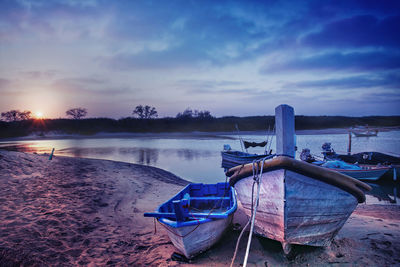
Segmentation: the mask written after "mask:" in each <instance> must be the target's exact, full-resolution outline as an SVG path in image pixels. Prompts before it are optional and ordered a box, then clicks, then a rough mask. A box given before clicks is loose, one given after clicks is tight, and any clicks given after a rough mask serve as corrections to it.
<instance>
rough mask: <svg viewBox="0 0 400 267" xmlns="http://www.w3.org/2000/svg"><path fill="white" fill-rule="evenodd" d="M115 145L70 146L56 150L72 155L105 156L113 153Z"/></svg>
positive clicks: (59, 152)
mask: <svg viewBox="0 0 400 267" xmlns="http://www.w3.org/2000/svg"><path fill="white" fill-rule="evenodd" d="M115 151H116V148H115V147H90V148H89V147H83V148H80V147H70V148H64V149H59V150H57V152H56V153H57V154H64V155H72V156H74V157H90V156H105V155H111V154H113V153H115Z"/></svg>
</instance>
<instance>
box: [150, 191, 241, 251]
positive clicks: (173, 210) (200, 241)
mask: <svg viewBox="0 0 400 267" xmlns="http://www.w3.org/2000/svg"><path fill="white" fill-rule="evenodd" d="M236 209H237V202H236V195H235V192H234V189H233V188H232V187H230V186H229V184H228V183H217V184H199V183H197V184H189V185H187V186H186V187H185V188H184V189H182V190H181V191H180V192H179V193H178V194H176V195H175V196H174V197H172V198H171V199H170V200H168V201H166V202H165V203H163V204H162V205H161V206H159V207H158V209H157V210H156V212H149V213H145V214H144V216H145V217H155V218H157V220H158V221H159V222H160V223H161V224H162V225H163V226H164V227H165V229H166V230H167V233H168V236H169V238H170V239H171V241H172V243H173V244H174V246H175V247H176V248H177V249H178V250H179V252H181V253H182V254H183V255H185V257H186V258H188V259H190V258H193V257H194V256H196V255H197V254H199V253H201V252H203V251H205V250H207V249H209V248H210V247H211V246H212V245H214V244H215V243H216V242H217V241H218V240H219V239H220V238H221V236H222V235H223V233H224V232H225V231H226V229H227V228H228V226H229V225H230V224H231V222H232V219H233V213H234V212H235V211H236Z"/></svg>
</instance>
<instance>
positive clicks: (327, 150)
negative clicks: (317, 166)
mask: <svg viewBox="0 0 400 267" xmlns="http://www.w3.org/2000/svg"><path fill="white" fill-rule="evenodd" d="M322 155H324V159H325V160H326V159H336V158H337V154H336V152H335V150H333V148H332V147H331V143H324V144H323V145H322Z"/></svg>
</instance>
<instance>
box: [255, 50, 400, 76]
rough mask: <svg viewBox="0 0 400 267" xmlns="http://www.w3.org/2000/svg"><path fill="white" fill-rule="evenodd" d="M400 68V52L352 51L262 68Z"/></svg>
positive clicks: (271, 70) (277, 70)
mask: <svg viewBox="0 0 400 267" xmlns="http://www.w3.org/2000/svg"><path fill="white" fill-rule="evenodd" d="M391 69H400V53H389V52H379V51H376V52H352V53H340V52H337V53H326V54H324V53H322V54H320V55H316V56H310V57H301V58H293V59H291V60H289V61H286V62H282V63H276V64H273V63H270V64H268V65H266V66H264V67H263V68H262V69H261V73H264V74H268V73H273V72H282V71H303V72H307V71H310V70H313V71H315V70H317V71H318V70H320V71H349V70H350V71H353V72H359V71H362V72H365V71H377V70H391Z"/></svg>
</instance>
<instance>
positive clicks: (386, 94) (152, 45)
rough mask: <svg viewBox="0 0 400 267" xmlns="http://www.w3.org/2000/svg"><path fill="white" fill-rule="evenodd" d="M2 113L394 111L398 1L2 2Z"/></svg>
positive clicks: (399, 49) (398, 109) (398, 105)
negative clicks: (146, 108) (288, 108)
mask: <svg viewBox="0 0 400 267" xmlns="http://www.w3.org/2000/svg"><path fill="white" fill-rule="evenodd" d="M0 95H1V97H0V112H4V111H7V110H11V109H19V110H31V111H32V112H39V111H40V112H42V113H43V114H44V116H45V117H49V118H58V117H65V111H66V110H67V109H69V108H73V107H85V108H87V109H88V117H111V118H121V117H127V116H130V115H131V113H132V110H133V109H134V108H135V106H137V105H140V104H144V105H146V104H148V105H151V106H154V107H156V109H157V111H158V113H159V116H160V117H164V116H175V115H176V114H177V113H178V112H182V111H183V110H185V109H186V108H187V107H190V108H192V109H198V110H209V111H210V112H211V114H212V115H214V116H218V117H220V116H229V115H235V116H250V115H272V114H274V108H275V107H276V106H277V105H279V104H282V103H286V104H289V105H292V106H293V107H294V108H295V110H296V114H299V115H300V114H301V115H346V116H366V115H400V1H397V0H395V1H369V0H362V1H349V0H347V1H188V0H182V1H173V0H169V1H96V0H91V1H80V0H74V1H66V0H65V1H64V0H63V1H47V0H46V1H26V0H23V1H17V0H13V1H7V0H0Z"/></svg>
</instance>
